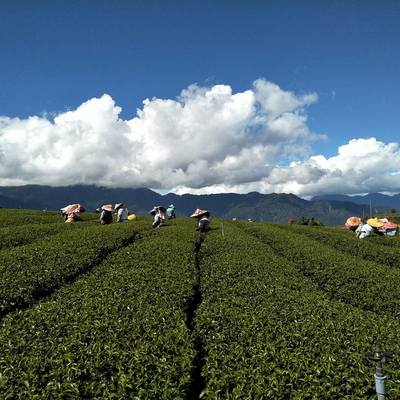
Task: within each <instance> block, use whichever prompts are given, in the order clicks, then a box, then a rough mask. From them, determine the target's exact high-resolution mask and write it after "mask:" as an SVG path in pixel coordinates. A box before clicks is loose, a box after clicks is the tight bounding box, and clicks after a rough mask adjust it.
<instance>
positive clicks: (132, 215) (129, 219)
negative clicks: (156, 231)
mask: <svg viewBox="0 0 400 400" xmlns="http://www.w3.org/2000/svg"><path fill="white" fill-rule="evenodd" d="M136 220H137V217H136V214H131V215H128V221H136Z"/></svg>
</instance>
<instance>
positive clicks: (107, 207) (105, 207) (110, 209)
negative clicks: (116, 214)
mask: <svg viewBox="0 0 400 400" xmlns="http://www.w3.org/2000/svg"><path fill="white" fill-rule="evenodd" d="M101 209H102V210H105V211H114V209H113V206H112V204H104V206H102V207H101Z"/></svg>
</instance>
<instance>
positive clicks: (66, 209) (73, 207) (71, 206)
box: [64, 204, 80, 214]
mask: <svg viewBox="0 0 400 400" xmlns="http://www.w3.org/2000/svg"><path fill="white" fill-rule="evenodd" d="M79 207H80V205H79V204H69V205H68V206H66V207H64V212H65V213H66V214H69V213H71V212H73V211H75V210H76V209H79Z"/></svg>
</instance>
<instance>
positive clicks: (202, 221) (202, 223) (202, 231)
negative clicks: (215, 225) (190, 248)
mask: <svg viewBox="0 0 400 400" xmlns="http://www.w3.org/2000/svg"><path fill="white" fill-rule="evenodd" d="M190 217H191V218H196V219H197V220H198V224H197V227H196V231H197V232H199V237H198V239H197V240H196V243H195V247H194V251H195V252H196V253H197V252H198V251H199V250H200V247H201V245H202V243H203V242H204V240H205V238H206V234H207V232H209V231H210V229H211V228H210V220H209V217H210V212H209V211H207V210H202V209H201V208H197V209H196V210H195V211H194V213H193V214H192V215H191V216H190Z"/></svg>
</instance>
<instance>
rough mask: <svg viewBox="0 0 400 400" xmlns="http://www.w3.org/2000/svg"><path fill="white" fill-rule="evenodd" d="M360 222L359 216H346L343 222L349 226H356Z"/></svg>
mask: <svg viewBox="0 0 400 400" xmlns="http://www.w3.org/2000/svg"><path fill="white" fill-rule="evenodd" d="M360 224H361V218H360V217H350V218H347V221H346V223H345V225H346V226H349V227H356V226H358V225H360Z"/></svg>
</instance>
